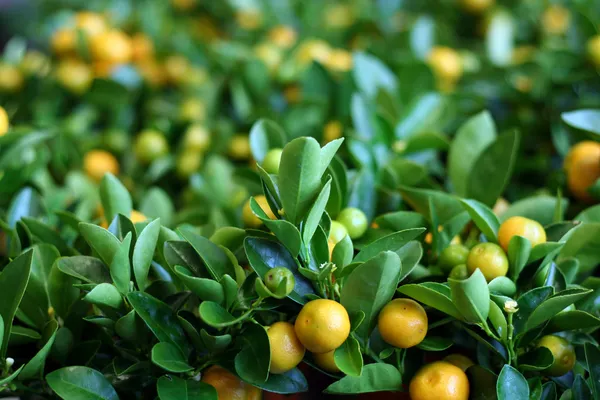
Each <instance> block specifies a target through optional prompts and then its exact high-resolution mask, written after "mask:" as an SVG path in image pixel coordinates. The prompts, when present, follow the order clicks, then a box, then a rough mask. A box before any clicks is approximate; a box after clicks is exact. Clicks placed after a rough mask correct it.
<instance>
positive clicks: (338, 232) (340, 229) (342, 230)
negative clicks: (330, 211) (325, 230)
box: [327, 221, 348, 245]
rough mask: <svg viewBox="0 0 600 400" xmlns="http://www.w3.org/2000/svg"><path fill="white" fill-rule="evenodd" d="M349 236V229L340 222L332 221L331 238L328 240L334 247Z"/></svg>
mask: <svg viewBox="0 0 600 400" xmlns="http://www.w3.org/2000/svg"><path fill="white" fill-rule="evenodd" d="M347 235H348V229H346V227H345V226H344V224H342V223H341V222H338V221H331V228H330V229H329V237H328V238H327V239H328V240H329V241H330V242H331V243H332V244H333V245H336V244H338V243H339V242H340V241H341V240H342V239H343V238H345V237H346V236H347Z"/></svg>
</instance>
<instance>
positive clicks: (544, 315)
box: [525, 289, 592, 330]
mask: <svg viewBox="0 0 600 400" xmlns="http://www.w3.org/2000/svg"><path fill="white" fill-rule="evenodd" d="M591 292H592V291H591V290H585V289H567V290H563V291H561V292H559V293H556V294H555V295H553V296H550V297H549V298H547V299H546V300H544V302H543V303H542V304H540V305H539V306H538V307H536V309H535V310H533V312H532V313H531V315H530V316H529V318H528V319H527V323H526V324H525V329H527V330H530V329H533V328H535V327H537V326H539V325H541V324H542V323H544V322H545V321H547V320H549V319H550V318H552V317H554V316H555V315H556V314H558V313H559V312H560V311H562V310H564V309H565V308H566V307H568V306H570V305H571V304H573V303H575V302H576V301H578V300H580V299H582V298H584V297H585V296H587V295H588V294H590V293H591Z"/></svg>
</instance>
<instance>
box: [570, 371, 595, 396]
mask: <svg viewBox="0 0 600 400" xmlns="http://www.w3.org/2000/svg"><path fill="white" fill-rule="evenodd" d="M571 390H572V391H573V398H574V399H575V400H592V399H593V397H592V391H591V389H590V387H589V386H588V384H587V382H586V381H585V379H584V378H583V376H582V375H576V376H575V381H574V382H573V387H572V388H571Z"/></svg>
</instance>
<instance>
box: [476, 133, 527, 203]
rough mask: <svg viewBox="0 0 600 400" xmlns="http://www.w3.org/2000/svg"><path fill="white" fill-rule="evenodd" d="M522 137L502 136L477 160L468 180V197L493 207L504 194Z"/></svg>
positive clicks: (514, 135)
mask: <svg viewBox="0 0 600 400" xmlns="http://www.w3.org/2000/svg"><path fill="white" fill-rule="evenodd" d="M519 141H520V135H519V133H518V132H517V131H514V130H513V131H510V132H507V133H505V134H503V135H500V136H499V137H498V139H497V140H496V141H495V142H494V143H492V144H491V145H489V146H488V147H487V148H486V149H485V150H484V151H483V152H482V153H481V155H480V156H479V157H478V158H477V161H475V163H474V164H473V166H472V169H471V172H470V173H469V175H468V178H467V186H466V196H467V197H470V198H473V199H475V200H478V201H480V202H482V203H484V204H487V205H489V206H492V205H493V204H494V203H495V202H496V200H497V199H498V197H500V195H501V194H502V193H503V192H504V189H505V188H506V185H507V184H508V181H509V180H510V177H511V175H512V171H513V168H514V165H515V161H516V158H517V153H518V149H519Z"/></svg>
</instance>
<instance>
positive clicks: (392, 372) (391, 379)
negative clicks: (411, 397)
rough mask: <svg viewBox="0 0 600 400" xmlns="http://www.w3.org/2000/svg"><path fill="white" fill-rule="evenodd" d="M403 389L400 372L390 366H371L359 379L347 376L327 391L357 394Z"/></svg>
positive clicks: (379, 364) (377, 364)
mask: <svg viewBox="0 0 600 400" xmlns="http://www.w3.org/2000/svg"><path fill="white" fill-rule="evenodd" d="M401 388H402V376H401V375H400V371H398V369H396V367H394V366H393V365H389V364H381V363H375V364H369V365H365V366H364V367H363V373H362V374H361V376H359V377H355V376H346V377H344V378H342V379H340V380H339V381H337V382H334V383H332V384H331V385H329V386H328V387H327V388H326V389H325V393H331V394H357V393H370V392H380V391H386V390H387V391H398V390H401Z"/></svg>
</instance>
